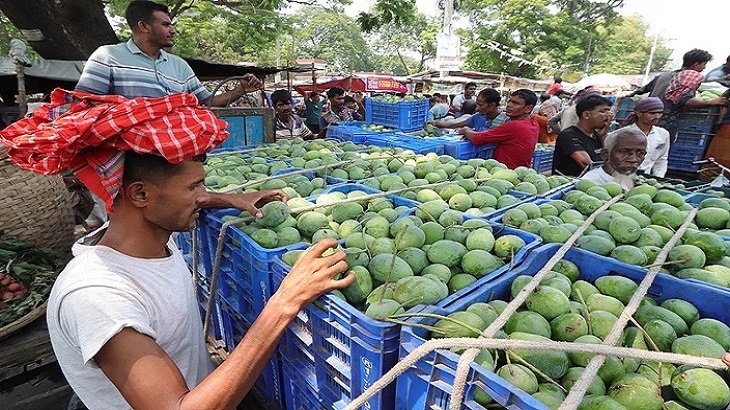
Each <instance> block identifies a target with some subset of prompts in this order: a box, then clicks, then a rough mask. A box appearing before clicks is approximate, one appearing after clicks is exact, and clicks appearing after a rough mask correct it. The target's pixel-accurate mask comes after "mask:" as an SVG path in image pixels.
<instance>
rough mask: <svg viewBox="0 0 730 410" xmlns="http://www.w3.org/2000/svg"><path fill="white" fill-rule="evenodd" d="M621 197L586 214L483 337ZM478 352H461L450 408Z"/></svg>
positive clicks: (503, 320) (488, 333) (457, 404)
mask: <svg viewBox="0 0 730 410" xmlns="http://www.w3.org/2000/svg"><path fill="white" fill-rule="evenodd" d="M621 198H623V194H621V195H618V196H615V197H613V198H612V199H611V200H610V201H608V202H606V203H605V204H603V205H602V206H601V207H600V208H598V209H597V210H596V211H595V212H593V213H592V214H591V215H590V216H588V218H586V220H585V221H584V222H583V224H582V225H581V226H580V227H578V229H577V230H576V231H575V232H574V233H573V235H572V236H571V237H570V238H569V239H568V240H567V241H566V242H565V243H564V244H563V245H562V246H561V247H560V249H559V250H558V251H557V252H556V253H555V255H553V256H552V257H551V258H550V260H548V261H547V263H546V264H545V266H543V268H542V269H540V271H539V272H537V274H536V275H535V276H534V277H533V278H532V280H531V281H530V282H529V283H528V284H527V285H526V286H525V287H524V288H523V289H522V290H521V291H520V293H518V294H517V296H515V298H514V299H512V301H511V302H510V303H509V304H508V305H507V306H506V307H505V309H504V311H502V314H501V315H499V317H497V319H496V320H495V321H494V322H492V324H490V325H489V326H488V327H487V328H486V329H485V330H484V332H482V335H483V336H484V337H493V336H494V335H495V334H496V333H497V332H498V331H499V330H500V329H502V327H504V325H505V324H506V323H507V320H509V318H510V317H511V316H512V315H513V314H514V313H515V312H517V309H519V307H520V306H522V305H523V304H524V303H525V300H527V297H528V296H530V294H532V292H533V291H534V290H535V288H537V286H538V285H539V284H540V282H541V281H542V280H543V278H545V276H547V274H548V273H549V272H550V271H551V270H552V268H553V267H554V266H555V264H557V263H558V262H559V261H560V260H561V259H562V258H563V256H565V253H566V252H567V251H568V249H570V247H571V246H573V243H575V241H576V240H577V239H578V238H580V237H581V236H582V235H583V232H585V230H586V229H588V226H590V225H591V224H592V223H593V221H594V220H595V219H596V216H598V214H600V213H601V212H603V211H605V210H606V209H608V207H610V206H611V205H613V204H615V203H616V202H618V201H619V200H620V199H621ZM478 353H479V350H477V349H469V350H467V351H466V352H464V354H462V355H461V358H460V359H459V364H458V366H457V368H456V378H455V379H454V391H453V393H452V396H451V405H450V406H449V407H450V408H451V410H459V409H460V408H461V403H462V401H464V389H465V387H466V377H467V375H468V374H469V364H470V363H471V362H473V361H474V359H475V358H476V356H477V354H478Z"/></svg>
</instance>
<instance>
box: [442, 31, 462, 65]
mask: <svg viewBox="0 0 730 410" xmlns="http://www.w3.org/2000/svg"><path fill="white" fill-rule="evenodd" d="M437 39H438V45H437V47H436V69H437V70H439V71H456V70H461V65H462V63H463V61H462V59H461V39H459V36H457V35H456V34H447V33H440V34H439V35H438V36H437Z"/></svg>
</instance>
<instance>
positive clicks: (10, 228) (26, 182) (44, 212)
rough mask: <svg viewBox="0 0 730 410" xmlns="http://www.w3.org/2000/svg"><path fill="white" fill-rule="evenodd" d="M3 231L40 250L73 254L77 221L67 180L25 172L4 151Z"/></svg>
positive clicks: (0, 165) (0, 174) (0, 184)
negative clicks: (75, 223) (40, 248)
mask: <svg viewBox="0 0 730 410" xmlns="http://www.w3.org/2000/svg"><path fill="white" fill-rule="evenodd" d="M0 229H1V230H3V232H4V233H5V234H6V235H9V236H15V237H17V238H19V239H21V240H24V241H27V242H30V243H32V244H34V245H36V246H46V247H49V248H53V249H56V250H58V251H60V252H62V253H64V254H69V253H70V251H71V245H72V244H73V241H74V217H73V211H72V209H71V202H70V200H69V195H68V190H67V189H66V185H65V184H64V182H63V178H62V177H61V176H60V175H53V176H45V175H39V174H34V173H32V172H29V171H25V170H23V169H21V168H20V167H18V166H17V165H15V164H14V163H13V162H12V161H11V160H10V159H9V158H8V156H7V152H6V151H5V150H4V149H0Z"/></svg>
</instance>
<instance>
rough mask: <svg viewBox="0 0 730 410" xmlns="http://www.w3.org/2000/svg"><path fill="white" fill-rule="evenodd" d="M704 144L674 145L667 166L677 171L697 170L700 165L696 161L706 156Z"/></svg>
mask: <svg viewBox="0 0 730 410" xmlns="http://www.w3.org/2000/svg"><path fill="white" fill-rule="evenodd" d="M705 148H706V147H702V146H694V147H692V146H688V145H677V144H675V145H672V147H671V148H670V149H669V164H668V165H667V167H668V168H669V169H671V170H675V171H684V172H695V171H697V170H699V168H700V166H699V165H697V164H694V161H700V160H702V159H703V158H704V156H705Z"/></svg>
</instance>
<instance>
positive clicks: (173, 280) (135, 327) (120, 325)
mask: <svg viewBox="0 0 730 410" xmlns="http://www.w3.org/2000/svg"><path fill="white" fill-rule="evenodd" d="M204 176H205V175H204V172H203V164H202V158H201V157H194V158H193V159H191V160H185V161H182V162H180V163H178V164H174V165H173V164H170V163H169V162H167V160H165V159H164V158H162V157H158V156H155V155H151V154H144V155H142V154H137V153H134V152H132V151H128V152H127V153H126V154H125V160H124V171H123V181H122V188H121V190H120V192H119V193H118V194H117V196H116V197H115V199H114V203H113V211H114V212H113V213H112V214H111V215H110V221H109V223H108V224H107V225H105V226H103V227H102V228H100V230H98V231H96V232H94V233H93V234H92V235H90V236H88V237H86V238H84V239H83V240H82V241H80V242H79V243H77V244H76V245H75V246H74V249H73V250H74V259H73V260H72V261H71V262H70V263H69V264H68V266H67V267H66V268H65V269H64V271H63V272H61V274H60V275H59V277H58V279H57V281H56V283H55V285H54V287H53V290H52V292H51V296H50V299H49V302H48V311H47V321H48V329H49V333H50V336H51V342H52V344H53V349H54V352H55V354H56V357H57V358H58V362H59V364H60V366H61V369H62V370H63V373H64V375H65V376H66V379H67V380H68V382H69V384H70V386H71V387H72V388H73V389H74V391H75V392H76V394H78V396H79V397H80V399H81V400H82V401H83V402H84V404H85V405H86V406H87V407H88V408H89V409H91V410H96V409H110V410H111V409H125V408H140V409H222V408H235V407H236V406H237V405H238V404H239V403H240V402H241V400H242V399H243V398H244V396H245V395H246V393H247V392H248V391H249V390H250V388H251V387H252V385H253V383H254V382H255V380H256V379H257V378H258V376H259V374H260V373H261V371H262V369H263V367H264V365H265V364H266V362H267V361H268V360H269V358H270V356H271V354H272V353H273V352H274V349H275V348H276V345H277V344H278V342H279V339H280V338H281V335H282V334H283V332H284V329H285V328H286V326H287V325H288V324H289V323H290V322H291V321H292V320H293V319H294V317H295V316H296V315H297V312H299V311H300V310H301V309H302V308H303V307H304V306H306V305H307V304H309V303H311V302H312V301H313V300H314V299H315V298H316V297H318V296H319V295H321V294H322V293H324V292H327V291H329V290H332V289H338V288H343V287H346V286H348V285H349V284H350V283H352V281H353V279H354V276H353V275H352V274H350V275H347V276H346V277H345V278H344V279H339V280H336V279H334V277H335V276H336V275H338V274H339V273H341V272H344V271H346V270H347V263H346V262H345V254H344V253H343V252H337V253H335V254H333V255H331V256H328V257H322V254H323V252H324V251H326V250H327V249H329V248H331V247H334V246H336V245H337V242H336V241H335V240H331V239H328V240H324V241H321V242H319V243H318V244H316V245H315V246H314V247H312V248H311V249H309V250H308V251H306V252H305V253H304V254H303V255H302V256H301V257H300V258H299V260H298V261H297V263H296V264H295V265H294V267H293V268H292V270H291V273H290V274H289V275H288V276H287V277H286V279H285V280H284V282H283V283H282V285H281V287H280V288H279V290H278V291H277V292H276V293H275V294H274V295H273V296H272V297H271V298H270V300H269V302H268V303H267V304H266V307H265V308H264V310H263V311H262V312H261V314H260V315H259V317H258V319H257V320H256V321H255V322H254V324H253V325H252V326H251V328H250V329H249V331H248V333H247V334H246V336H245V338H244V339H243V340H242V341H241V343H240V344H239V345H238V346H237V347H236V349H235V350H234V351H233V352H232V354H231V355H230V356H229V358H228V359H227V360H226V361H225V363H224V364H222V365H221V366H220V367H218V368H217V369H215V370H213V365H212V363H211V361H210V358H209V356H208V354H207V351H206V347H205V341H204V338H203V329H202V324H201V323H200V316H199V311H198V307H197V302H196V298H195V295H194V292H193V287H192V283H191V280H190V274H189V272H188V270H187V266H186V264H185V261H184V260H183V258H182V256H181V254H180V253H179V251H178V250H177V249H176V247H175V246H174V245H173V244H172V242H171V241H170V235H171V234H172V233H173V232H177V231H183V230H187V229H190V228H191V227H192V226H193V224H194V222H195V220H196V219H197V217H198V213H199V211H200V209H201V208H207V207H231V206H236V207H238V208H243V209H246V210H248V211H249V212H251V213H252V214H254V215H257V217H261V216H262V215H261V213H260V212H259V211H258V209H257V206H260V204H261V202H262V201H267V200H271V199H279V200H286V194H284V193H283V192H281V191H267V192H262V193H257V194H258V195H254V196H251V195H249V196H240V195H239V196H235V197H234V196H225V195H221V194H211V193H208V192H206V190H205V188H204V187H203V180H204ZM231 198H235V199H236V201H232V200H231Z"/></svg>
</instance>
